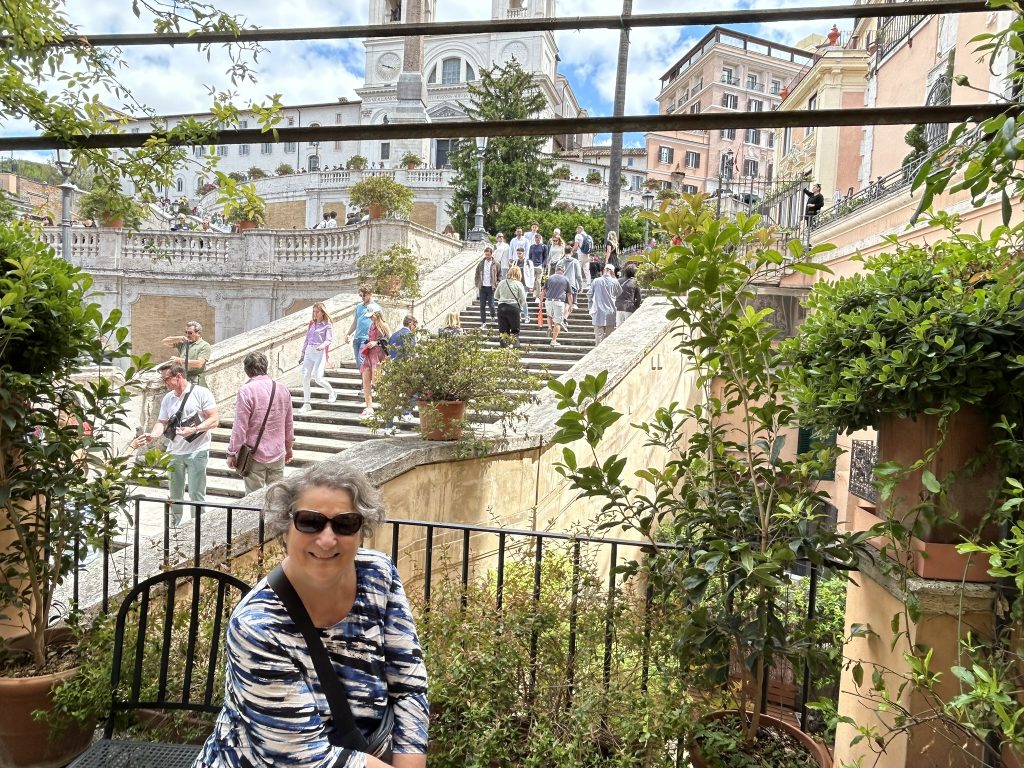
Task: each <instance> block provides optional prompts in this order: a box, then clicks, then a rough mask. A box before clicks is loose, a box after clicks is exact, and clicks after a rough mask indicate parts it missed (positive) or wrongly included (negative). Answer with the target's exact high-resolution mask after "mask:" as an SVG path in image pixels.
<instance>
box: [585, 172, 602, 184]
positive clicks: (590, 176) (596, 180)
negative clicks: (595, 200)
mask: <svg viewBox="0 0 1024 768" xmlns="http://www.w3.org/2000/svg"><path fill="white" fill-rule="evenodd" d="M587 183H588V184H600V183H601V172H600V171H588V172H587Z"/></svg>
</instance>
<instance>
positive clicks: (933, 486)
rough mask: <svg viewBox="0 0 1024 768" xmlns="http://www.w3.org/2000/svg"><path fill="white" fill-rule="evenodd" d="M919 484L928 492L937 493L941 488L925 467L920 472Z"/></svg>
mask: <svg viewBox="0 0 1024 768" xmlns="http://www.w3.org/2000/svg"><path fill="white" fill-rule="evenodd" d="M921 484H922V485H923V486H924V487H925V488H926V489H928V491H929V492H930V493H939V492H940V491H941V490H942V485H941V484H940V483H939V481H938V480H937V479H936V478H935V475H933V474H932V472H931V470H929V469H926V470H924V472H922V473H921Z"/></svg>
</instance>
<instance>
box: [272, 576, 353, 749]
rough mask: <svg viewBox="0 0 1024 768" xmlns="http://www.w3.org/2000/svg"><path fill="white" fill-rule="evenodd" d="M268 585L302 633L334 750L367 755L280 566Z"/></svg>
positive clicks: (338, 682)
mask: <svg viewBox="0 0 1024 768" xmlns="http://www.w3.org/2000/svg"><path fill="white" fill-rule="evenodd" d="M267 584H269V585H270V588H271V589H273V590H274V592H276V593H277V596H278V597H279V598H281V602H282V603H283V604H284V608H285V610H286V611H288V615H289V616H290V617H291V620H292V621H293V622H295V626H296V627H297V628H298V630H299V632H301V633H302V637H303V639H305V641H306V647H307V648H308V649H309V655H310V657H311V658H312V660H313V668H314V669H315V670H316V676H317V678H318V679H319V680H320V687H321V688H323V691H324V696H326V697H327V704H328V706H330V708H331V717H332V719H333V720H334V732H335V734H336V735H337V737H338V738H337V741H335V740H333V739H332V740H331V743H332V744H334V746H336V747H345V748H346V749H354V750H355V751H357V752H367V751H369V745H368V744H367V742H366V737H365V736H363V734H362V731H360V730H359V729H358V728H357V727H356V723H355V719H354V718H353V717H352V709H351V708H350V707H349V705H348V696H346V695H345V689H344V687H343V686H342V684H341V680H340V678H339V677H338V673H337V672H335V671H334V667H333V666H331V660H330V659H329V658H328V657H327V649H326V648H324V643H323V640H322V639H321V638H320V633H318V632H317V631H316V629H315V628H314V627H313V622H312V620H311V619H310V618H309V613H308V612H307V611H306V606H304V605H303V604H302V600H301V599H300V598H299V595H298V593H297V592H296V591H295V587H293V586H292V583H291V582H290V581H288V577H287V576H286V575H285V572H284V569H283V568H282V567H281V566H280V565H279V566H277V568H275V569H274V570H273V571H271V572H270V575H269V576H268V577H267Z"/></svg>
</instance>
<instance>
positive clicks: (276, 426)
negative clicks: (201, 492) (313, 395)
mask: <svg viewBox="0 0 1024 768" xmlns="http://www.w3.org/2000/svg"><path fill="white" fill-rule="evenodd" d="M242 367H243V368H244V369H245V375H246V376H248V377H249V380H248V381H247V382H245V384H243V385H242V388H241V389H240V390H238V398H237V399H236V401H235V422H234V425H233V426H232V427H231V441H230V442H229V443H228V466H229V467H232V468H234V466H235V462H236V459H237V457H238V451H239V449H240V448H241V447H242V446H243V445H248V446H249V447H250V448H252V449H253V459H254V461H253V465H252V472H250V473H249V475H248V476H246V477H245V478H244V480H245V492H246V493H247V494H249V493H252V492H253V491H255V490H256V489H257V488H262V487H263V486H266V485H270V484H271V483H274V482H277V481H278V480H280V479H281V478H283V477H284V465H285V464H288V463H290V462H291V460H292V444H293V443H294V442H295V428H294V425H293V423H292V395H291V392H290V391H289V390H288V387H286V386H284V385H283V384H281V383H278V384H277V387H276V389H275V388H274V380H273V379H271V378H270V377H269V376H268V375H267V356H266V355H264V354H263V353H262V352H250V353H249V354H248V355H246V356H245V360H243V361H242ZM272 389H273V392H274V399H273V402H271V399H270V393H271V390H272ZM268 409H269V414H268ZM264 417H266V420H267V425H266V427H264V428H263V436H262V437H259V443H258V444H257V438H258V436H259V434H260V427H261V426H262V425H263V419H264Z"/></svg>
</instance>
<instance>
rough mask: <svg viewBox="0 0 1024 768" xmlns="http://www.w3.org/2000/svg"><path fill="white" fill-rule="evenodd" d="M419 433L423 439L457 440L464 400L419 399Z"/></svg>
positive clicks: (460, 433) (463, 415) (460, 429)
mask: <svg viewBox="0 0 1024 768" xmlns="http://www.w3.org/2000/svg"><path fill="white" fill-rule="evenodd" d="M419 409H420V434H421V435H422V436H423V439H424V440H458V439H459V438H460V437H462V423H461V422H462V419H463V418H464V417H465V415H466V403H465V401H464V400H437V401H425V400H420V401H419Z"/></svg>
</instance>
